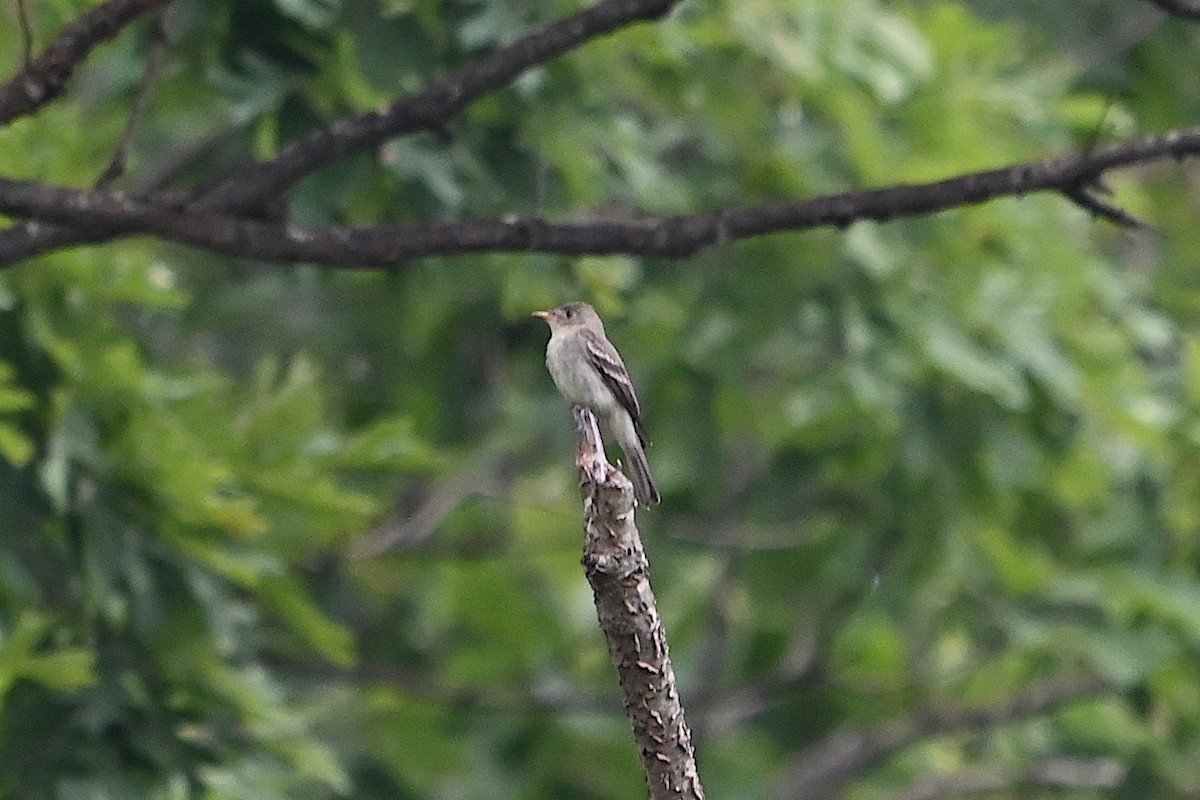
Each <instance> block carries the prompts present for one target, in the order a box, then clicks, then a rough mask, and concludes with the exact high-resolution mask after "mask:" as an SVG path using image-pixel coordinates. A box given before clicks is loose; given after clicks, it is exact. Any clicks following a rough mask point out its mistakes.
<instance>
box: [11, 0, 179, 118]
mask: <svg viewBox="0 0 1200 800" xmlns="http://www.w3.org/2000/svg"><path fill="white" fill-rule="evenodd" d="M165 2H167V0H108V2H106V3H102V4H100V5H98V6H96V7H95V8H93V9H92V10H91V11H89V12H87V13H86V14H84V15H83V16H81V17H79V18H78V19H76V20H75V21H74V22H72V23H71V24H70V25H68V26H67V27H66V28H64V29H63V30H62V32H61V33H59V34H58V36H56V37H54V41H52V42H51V43H50V44H49V45H48V46H47V47H46V49H45V50H43V51H42V52H41V53H40V54H38V55H37V56H36V57H34V58H32V59H30V60H29V61H28V63H26V64H25V66H24V67H23V68H22V69H21V71H20V72H18V73H17V74H16V75H14V76H13V77H12V78H10V79H9V81H8V82H7V83H5V84H4V85H3V86H0V126H3V125H7V124H8V123H9V122H12V121H13V120H14V119H16V118H17V117H21V116H24V115H26V114H32V113H33V112H34V111H36V110H37V109H39V108H41V107H42V106H44V105H46V104H47V103H49V102H50V101H52V100H53V99H54V98H56V97H58V96H59V95H60V94H62V92H63V90H64V89H65V88H66V84H67V81H68V80H69V79H70V77H71V74H72V73H73V72H74V71H75V68H76V67H77V66H79V64H80V63H81V62H82V61H83V59H85V58H87V55H88V53H90V52H91V51H92V49H93V48H94V47H96V45H98V44H100V43H102V42H104V41H106V40H108V39H111V38H112V37H114V36H116V35H117V33H119V32H120V31H121V29H122V28H124V27H125V26H126V25H128V24H129V23H130V22H132V21H133V20H135V19H137V18H138V17H139V16H140V15H142V14H144V13H146V12H147V11H150V10H152V9H154V8H156V7H158V6H161V5H162V4H163V3H165Z"/></svg>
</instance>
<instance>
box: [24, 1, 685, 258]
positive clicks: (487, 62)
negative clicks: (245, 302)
mask: <svg viewBox="0 0 1200 800" xmlns="http://www.w3.org/2000/svg"><path fill="white" fill-rule="evenodd" d="M112 1H113V2H116V0H112ZM158 2H159V3H161V2H165V0H158ZM679 2H680V0H603V2H600V3H597V4H596V5H594V6H592V7H590V8H587V9H584V10H583V11H581V12H579V13H578V14H574V15H572V16H570V17H566V18H565V19H562V20H559V21H558V22H555V23H552V24H550V25H548V26H547V27H545V28H542V29H540V30H538V31H535V32H533V33H531V34H529V35H528V36H524V37H522V38H520V39H518V40H516V41H515V42H513V43H512V44H509V45H507V46H505V47H502V48H500V49H498V50H496V51H495V52H493V53H491V54H489V55H487V56H485V57H484V58H481V59H480V60H479V61H477V62H475V63H474V64H471V65H470V66H468V67H466V68H465V69H463V70H460V71H459V72H456V73H454V74H453V75H450V76H449V77H446V78H443V79H442V80H440V81H436V82H434V83H433V84H431V85H430V86H429V87H428V88H426V89H425V90H423V91H421V92H419V93H417V94H414V95H410V96H408V97H404V98H401V99H400V100H397V101H396V102H395V103H393V104H392V105H391V106H389V107H388V108H386V109H384V110H382V111H373V112H370V113H366V114H360V115H358V116H353V117H346V118H344V119H340V120H338V121H336V122H333V123H331V124H329V125H327V126H325V127H322V128H318V129H317V130H314V131H311V132H310V133H308V134H306V135H304V136H302V137H300V138H299V139H297V140H296V141H294V142H292V143H291V144H289V145H288V146H286V147H285V148H284V149H283V150H282V151H281V152H280V153H279V154H278V155H277V156H276V157H275V158H273V159H270V160H268V161H264V162H261V163H259V164H256V165H253V166H251V167H248V168H246V169H243V170H239V171H238V172H237V173H236V174H234V175H231V176H229V177H228V178H225V179H224V180H222V181H219V182H217V183H216V184H215V185H213V186H211V187H209V188H208V189H205V190H202V191H200V192H198V193H196V195H195V196H194V198H193V199H194V201H195V206H194V210H197V211H209V212H212V211H222V212H227V211H235V212H237V211H246V210H249V209H252V208H254V207H255V206H258V205H260V204H261V203H263V202H264V201H268V200H271V199H275V198H277V197H279V196H280V193H281V192H283V191H284V190H285V189H287V188H288V187H289V186H291V185H292V184H294V183H296V182H297V181H298V180H300V179H301V178H303V177H305V176H306V175H308V174H309V173H311V172H313V171H314V170H317V169H320V168H321V167H323V166H326V165H327V164H329V163H331V162H333V161H335V160H337V159H339V158H341V157H342V156H344V155H347V154H348V153H351V152H354V151H356V150H361V149H363V148H365V147H370V146H373V145H376V144H378V143H380V142H382V141H384V140H385V139H388V138H391V137H394V136H399V135H401V134H405V133H412V132H415V131H419V130H425V129H429V130H439V129H442V128H444V127H445V125H446V123H447V122H449V121H450V120H451V119H452V118H453V117H454V116H455V115H457V114H458V113H459V112H460V111H462V110H463V109H464V108H466V107H467V106H468V105H470V104H471V103H472V102H474V101H475V100H478V99H479V98H480V97H483V96H485V95H487V94H489V93H490V92H493V91H495V90H496V89H499V88H500V87H502V86H505V85H506V84H508V83H509V82H510V81H512V80H513V79H514V78H516V77H517V76H518V75H520V74H521V73H522V72H524V71H525V70H527V69H529V68H530V67H534V66H537V65H538V64H543V63H546V62H548V61H550V60H552V59H554V58H556V57H557V56H560V55H562V54H563V53H566V52H568V51H569V50H571V49H573V48H575V47H578V46H580V45H582V44H586V43H587V42H589V41H591V40H592V39H595V38H597V37H599V36H604V35H606V34H609V33H612V32H613V31H616V30H619V29H620V28H622V27H625V26H628V25H631V24H633V23H636V22H639V21H643V20H650V19H657V18H658V17H661V16H663V15H664V14H666V13H667V12H669V11H670V10H671V8H673V7H674V6H675V5H677V4H678V3H679ZM63 222H64V224H61V225H55V226H47V225H35V224H32V223H24V224H22V225H17V226H14V227H12V228H10V229H8V230H5V231H0V266H2V265H4V264H11V263H13V262H14V261H17V260H21V259H24V258H29V257H31V256H34V255H37V254H38V253H43V252H46V251H48V250H52V249H57V248H59V247H65V246H68V245H72V244H80V243H85V242H95V241H103V240H104V239H106V238H108V237H109V236H111V235H112V233H115V232H110V233H102V232H100V231H98V230H94V229H93V230H92V231H90V232H89V231H86V230H80V229H77V228H72V227H70V226H69V225H67V224H65V223H69V222H70V220H66V221H63ZM201 246H202V245H201ZM222 252H224V251H222ZM268 260H273V259H268ZM392 263H395V262H392Z"/></svg>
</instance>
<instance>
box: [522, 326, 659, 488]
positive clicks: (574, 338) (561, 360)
mask: <svg viewBox="0 0 1200 800" xmlns="http://www.w3.org/2000/svg"><path fill="white" fill-rule="evenodd" d="M533 316H535V317H538V318H539V319H543V320H545V321H546V324H547V325H549V326H550V343H549V344H547V345H546V368H547V369H548V370H550V377H552V378H554V384H555V385H556V386H557V387H558V390H559V391H560V392H562V394H563V396H564V397H566V398H567V400H569V401H571V402H572V403H574V404H575V405H580V406H586V407H587V408H590V409H591V410H592V411H594V412H595V413H596V414H597V415H598V416H599V417H600V419H601V421H603V423H604V427H605V429H607V430H608V431H609V432H610V433H611V434H612V435H613V436H615V437H616V439H617V444H619V445H621V449H622V450H624V451H625V458H626V459H627V460H628V461H629V468H630V470H632V472H633V488H634V491H635V492H636V493H637V497H638V500H640V501H641V503H642V504H643V505H647V506H651V505H654V504H655V503H657V502H658V501H659V500H660V499H661V498H660V497H659V495H658V489H656V488H654V481H653V480H652V479H651V478H650V465H649V464H647V463H646V432H645V430H644V429H643V428H642V409H641V407H640V406H638V400H637V395H636V394H634V391H633V381H631V380H630V379H629V371H628V370H627V369H625V362H624V361H622V360H621V356H620V354H618V353H617V348H615V347H613V346H612V344H611V343H610V342H609V341H608V338H607V337H606V336H605V335H604V323H603V322H601V321H600V317H599V316H598V315H597V314H596V309H594V308H592V307H591V306H589V305H588V304H587V303H578V302H577V303H567V304H566V305H564V306H559V307H558V308H556V309H554V310H553V311H535V312H534V314H533Z"/></svg>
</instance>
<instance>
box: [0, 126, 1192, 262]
mask: <svg viewBox="0 0 1200 800" xmlns="http://www.w3.org/2000/svg"><path fill="white" fill-rule="evenodd" d="M1196 154H1200V126H1198V127H1194V128H1187V129H1184V130H1179V131H1174V132H1172V133H1168V134H1165V135H1162V136H1147V137H1144V138H1140V139H1130V140H1126V141H1123V142H1117V143H1114V144H1110V145H1106V146H1103V147H1098V148H1095V149H1091V150H1087V151H1081V152H1076V153H1070V154H1067V155H1064V156H1061V157H1058V158H1054V159H1051V160H1049V161H1040V162H1029V163H1025V164H1016V165H1013V166H1009V167H1003V168H1001V169H994V170H988V171H985V172H976V173H972V174H969V175H962V176H959V177H956V178H950V179H947V180H943V181H936V182H933V183H923V184H908V185H900V186H892V187H887V188H881V189H869V190H866V191H861V192H845V193H843V194H837V195H829V196H826V197H820V198H816V199H813V200H800V201H795V202H786V203H776V204H771V205H763V206H755V207H752V208H746V209H739V210H735V211H727V212H722V213H705V214H694V215H681V216H676V217H670V218H667V219H663V220H658V221H654V220H651V221H637V222H627V221H604V222H580V223H551V222H547V221H545V220H542V219H539V218H523V219H522V218H513V219H502V220H465V221H461V222H447V223H429V224H425V225H408V226H401V225H380V226H374V227H369V228H358V229H350V228H337V227H324V228H311V229H304V228H298V227H296V226H293V225H286V224H276V223H270V222H262V221H258V220H251V219H246V218H242V217H236V216H231V215H228V214H224V213H213V212H206V211H205V212H198V211H193V210H189V207H188V206H187V205H186V204H184V203H183V202H182V201H181V200H179V199H178V198H173V199H171V200H170V201H165V200H164V196H163V195H151V196H148V197H146V198H138V197H135V196H132V195H129V194H126V193H123V192H118V191H113V190H97V191H78V190H73V189H64V188H59V187H52V186H45V185H42V184H38V183H32V182H28V181H13V180H4V179H0V212H2V213H5V214H9V215H12V216H17V217H24V218H29V219H34V220H37V222H38V224H43V223H45V224H50V225H51V227H50V228H49V230H50V231H52V232H53V231H57V230H61V228H58V227H54V226H55V225H72V226H74V228H75V229H77V230H83V231H85V232H86V231H91V232H92V235H93V236H95V237H97V238H105V237H110V236H113V235H119V234H133V233H150V234H155V235H157V236H160V237H162V238H164V239H168V240H171V241H175V242H180V243H183V244H189V245H193V246H195V247H201V248H204V249H208V250H212V251H215V252H219V253H224V254H227V255H233V256H240V257H244V258H250V259H256V260H259V261H268V262H287V261H305V262H311V263H316V264H323V265H326V266H331V267H349V268H353V267H395V266H399V265H403V264H404V263H405V262H406V261H408V260H410V259H412V258H417V257H421V256H429V255H455V254H466V253H475V252H541V253H561V254H569V255H578V254H596V255H606V254H617V253H621V254H630V255H643V256H658V257H665V258H678V257H683V256H688V255H691V254H693V253H695V252H697V251H699V250H701V249H703V248H705V247H710V246H713V245H720V244H726V243H728V242H732V241H736V240H738V239H746V238H750V237H753V236H761V235H763V234H768V233H776V232H779V231H800V230H807V229H809V228H816V227H821V226H826V225H834V226H838V227H844V226H846V225H849V224H851V223H853V222H856V221H858V220H863V219H873V220H881V221H882V220H890V219H894V218H897V217H906V216H915V215H920V214H928V213H931V212H935V211H943V210H946V209H950V208H955V207H958V206H964V205H971V204H975V203H981V202H984V201H986V200H991V199H994V198H997V197H1005V196H1013V195H1022V194H1026V193H1028V192H1035V191H1045V190H1054V191H1059V192H1062V193H1064V194H1068V195H1070V196H1072V197H1073V198H1074V199H1075V200H1076V202H1079V198H1080V197H1081V196H1085V194H1084V193H1085V192H1086V190H1087V187H1089V186H1091V185H1093V184H1094V183H1095V182H1096V181H1097V180H1098V179H1099V177H1100V176H1101V175H1102V174H1103V173H1105V172H1106V171H1109V170H1113V169H1117V168H1120V167H1127V166H1130V165H1133V164H1139V163H1145V162H1148V161H1153V160H1156V159H1161V158H1168V157H1173V158H1184V157H1185V156H1190V155H1196ZM1090 207H1091V210H1092V211H1093V212H1095V213H1101V212H1102V210H1101V209H1100V208H1098V207H1095V206H1094V205H1092V206H1090ZM1105 207H1106V208H1111V209H1115V207H1114V206H1108V205H1107V204H1106V206H1105ZM1114 213H1117V214H1119V213H1123V212H1119V210H1118V211H1116V212H1114ZM1113 215H1114V214H1113V213H1102V216H1105V217H1107V218H1112V217H1113ZM1129 219H1132V218H1129ZM36 232H37V230H36V228H35V233H36ZM9 244H10V242H8V241H6V240H5V239H4V238H3V237H0V266H2V265H6V264H11V263H13V262H14V261H15V260H17V259H19V258H20V257H21V256H22V251H21V250H20V249H19V248H18V249H17V250H15V251H14V250H12V249H10V248H9V246H8V245H9Z"/></svg>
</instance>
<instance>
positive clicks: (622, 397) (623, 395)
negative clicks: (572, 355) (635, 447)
mask: <svg viewBox="0 0 1200 800" xmlns="http://www.w3.org/2000/svg"><path fill="white" fill-rule="evenodd" d="M582 338H583V351H584V352H585V353H586V354H587V358H588V361H590V362H591V363H592V366H594V367H595V368H596V371H597V372H599V373H600V377H601V379H603V381H604V384H605V385H606V386H608V388H609V389H610V390H611V391H612V393H613V396H614V397H616V398H617V402H618V403H620V404H621V407H622V408H624V409H625V410H626V411H628V412H629V418H630V419H632V420H633V427H634V429H635V430H636V431H637V435H638V439H640V440H641V442H642V447H645V446H646V432H645V430H643V428H642V409H641V406H639V405H638V399H637V395H636V394H634V391H633V381H631V380H630V379H629V370H627V369H625V362H624V361H622V360H621V355H620V353H618V352H617V349H616V348H615V347H613V346H612V344H610V343H609V341H608V340H607V339H605V338H604V337H603V336H600V335H599V334H597V333H596V332H595V331H592V330H589V329H587V328H585V329H584V330H583V334H582Z"/></svg>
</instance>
